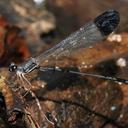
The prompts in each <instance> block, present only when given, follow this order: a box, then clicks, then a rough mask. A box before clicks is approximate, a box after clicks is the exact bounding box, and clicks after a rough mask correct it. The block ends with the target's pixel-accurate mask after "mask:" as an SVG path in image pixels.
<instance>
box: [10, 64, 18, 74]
mask: <svg viewBox="0 0 128 128" xmlns="http://www.w3.org/2000/svg"><path fill="white" fill-rule="evenodd" d="M16 70H17V65H15V64H14V63H11V64H10V66H9V71H10V72H15V71H16Z"/></svg>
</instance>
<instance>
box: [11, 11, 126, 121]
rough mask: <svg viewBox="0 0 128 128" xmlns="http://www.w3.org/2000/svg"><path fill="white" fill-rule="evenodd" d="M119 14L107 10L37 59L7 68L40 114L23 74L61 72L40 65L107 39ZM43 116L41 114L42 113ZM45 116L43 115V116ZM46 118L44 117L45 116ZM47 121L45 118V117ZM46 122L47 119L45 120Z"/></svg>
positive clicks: (100, 76)
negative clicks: (28, 94)
mask: <svg viewBox="0 0 128 128" xmlns="http://www.w3.org/2000/svg"><path fill="white" fill-rule="evenodd" d="M119 20H120V18H119V13H118V12H117V11H115V10H109V11H106V12H104V13H103V14H101V15H100V16H98V17H96V18H95V19H94V20H93V21H91V22H89V23H87V24H85V25H84V26H83V27H81V28H80V29H79V30H78V31H76V32H74V33H73V34H71V35H70V36H69V37H67V38H66V39H65V40H63V41H61V42H60V43H58V44H57V45H55V46H54V47H52V48H51V49H49V50H47V51H45V52H44V53H42V54H40V55H39V56H37V57H32V58H29V59H28V60H27V61H26V62H24V63H22V64H20V65H16V64H14V63H12V64H11V65H10V66H9V71H10V72H14V73H15V74H16V75H17V76H18V77H19V79H20V80H21V81H22V82H23V83H24V82H26V83H27V85H26V86H25V85H24V84H23V85H24V86H23V88H24V89H25V90H26V91H28V92H30V93H31V95H32V96H33V97H35V99H36V102H37V105H38V107H39V109H40V111H41V112H42V108H41V105H40V103H39V100H38V98H36V95H35V94H34V93H33V92H32V91H31V83H30V82H29V81H28V80H27V78H26V77H25V74H28V73H30V72H32V71H33V70H35V69H39V70H41V71H44V72H45V71H49V70H50V71H51V70H57V71H60V72H61V71H63V70H62V69H61V68H47V67H41V63H43V62H44V61H45V60H47V59H49V58H58V57H60V56H63V55H66V56H67V55H70V53H71V52H72V51H75V50H76V49H79V48H82V47H88V46H91V45H93V44H95V43H96V42H98V41H101V40H103V39H105V38H107V37H108V35H109V34H111V33H112V32H113V31H114V30H115V29H116V27H117V26H118V24H119ZM67 72H69V73H72V74H78V75H81V76H93V77H98V78H102V79H106V80H112V81H116V82H124V83H128V81H127V80H124V79H121V78H116V77H109V76H102V75H97V74H89V73H81V72H76V71H72V70H68V71H67ZM42 114H43V113H42ZM44 115H45V114H44ZM45 117H46V116H45ZM46 119H47V117H46ZM47 120H48V119H47Z"/></svg>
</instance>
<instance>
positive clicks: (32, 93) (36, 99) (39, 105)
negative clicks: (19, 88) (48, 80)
mask: <svg viewBox="0 0 128 128" xmlns="http://www.w3.org/2000/svg"><path fill="white" fill-rule="evenodd" d="M19 77H20V79H21V82H22V84H23V85H24V84H26V83H27V84H29V85H30V87H31V86H32V85H31V83H30V82H29V81H28V80H27V79H26V78H25V76H24V75H23V74H19ZM25 82H26V83H25ZM23 87H24V89H25V90H26V91H27V92H26V93H25V95H24V97H25V96H26V95H27V94H28V93H30V94H31V96H32V97H33V98H34V99H35V101H36V103H37V106H38V108H39V111H40V113H41V115H44V117H45V119H46V120H47V121H48V122H49V123H51V124H52V125H53V126H54V123H53V122H52V121H50V120H49V119H48V118H47V116H46V115H45V113H44V112H43V110H42V107H41V104H40V101H39V99H38V98H37V96H36V95H35V93H34V92H33V91H31V88H29V89H28V88H26V87H25V86H23Z"/></svg>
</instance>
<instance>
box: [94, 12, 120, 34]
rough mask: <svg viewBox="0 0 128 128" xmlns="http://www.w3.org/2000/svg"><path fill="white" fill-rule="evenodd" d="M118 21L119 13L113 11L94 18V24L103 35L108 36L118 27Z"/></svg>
mask: <svg viewBox="0 0 128 128" xmlns="http://www.w3.org/2000/svg"><path fill="white" fill-rule="evenodd" d="M119 21H120V16H119V12H117V11H115V10H108V11H106V12H104V13H103V14H101V15H100V16H98V17H97V18H95V20H94V23H95V24H96V26H97V27H98V29H99V30H100V32H101V33H102V34H104V35H109V34H110V33H111V32H113V31H114V30H115V29H116V27H117V26H118V24H119Z"/></svg>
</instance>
